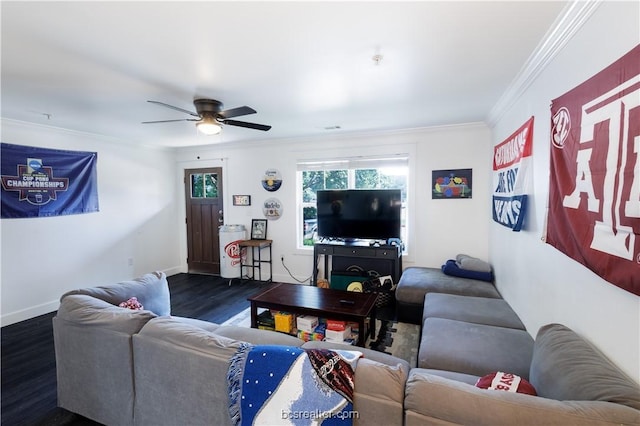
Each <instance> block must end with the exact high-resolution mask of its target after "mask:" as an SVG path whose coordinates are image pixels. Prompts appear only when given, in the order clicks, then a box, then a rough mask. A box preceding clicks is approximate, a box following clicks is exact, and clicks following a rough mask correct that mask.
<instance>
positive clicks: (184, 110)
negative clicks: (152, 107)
mask: <svg viewBox="0 0 640 426" xmlns="http://www.w3.org/2000/svg"><path fill="white" fill-rule="evenodd" d="M147 102H149V103H152V104H156V105H161V106H163V107H167V108H171V109H175V110H176V111H180V112H184V113H185V114H189V115H193V116H194V117H200V116H199V115H198V114H196V113H195V112H191V111H189V110H186V109H182V108H179V107H177V106H173V105H169V104H165V103H164V102H158V101H147Z"/></svg>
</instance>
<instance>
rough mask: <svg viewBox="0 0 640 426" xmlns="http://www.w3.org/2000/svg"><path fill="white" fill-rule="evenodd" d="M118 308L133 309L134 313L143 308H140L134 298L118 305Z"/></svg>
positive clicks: (140, 305) (139, 304)
mask: <svg viewBox="0 0 640 426" xmlns="http://www.w3.org/2000/svg"><path fill="white" fill-rule="evenodd" d="M118 306H120V307H121V308H128V309H133V310H134V311H140V310H142V309H144V306H142V304H141V303H140V302H138V299H137V298H136V297H132V298H130V299H129V300H127V301H124V302H122V303H120V304H119V305H118Z"/></svg>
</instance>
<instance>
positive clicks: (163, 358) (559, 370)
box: [54, 273, 640, 425]
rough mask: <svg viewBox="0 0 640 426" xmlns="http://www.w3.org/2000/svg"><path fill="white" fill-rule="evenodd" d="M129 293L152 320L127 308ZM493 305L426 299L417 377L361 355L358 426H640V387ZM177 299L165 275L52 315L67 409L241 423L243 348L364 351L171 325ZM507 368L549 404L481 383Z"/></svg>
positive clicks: (91, 296) (64, 301)
mask: <svg viewBox="0 0 640 426" xmlns="http://www.w3.org/2000/svg"><path fill="white" fill-rule="evenodd" d="M411 276H412V275H411V274H409V275H408V277H411ZM405 283H406V282H405ZM400 284H402V280H401V283H400ZM400 284H399V288H398V289H399V290H400V289H401V285H400ZM464 284H465V283H463V285H464ZM416 285H417V284H416ZM132 296H135V297H137V298H138V300H139V301H140V302H141V303H142V304H143V305H144V306H145V310H139V311H133V310H129V309H125V308H120V307H118V306H117V305H118V304H119V303H120V302H122V301H124V300H127V299H128V298H130V297H132ZM498 296H499V295H498ZM490 299H492V300H488V299H487V298H483V297H478V296H464V295H461V294H457V295H456V294H454V295H451V294H446V293H445V292H439V293H438V294H436V293H429V292H425V293H423V302H422V305H421V310H422V319H421V320H420V321H421V322H422V323H423V327H422V332H423V334H422V341H421V343H420V352H419V360H418V366H417V367H415V368H410V366H409V365H408V363H407V362H405V361H403V360H400V359H398V358H395V357H392V356H390V355H387V354H384V353H380V352H375V351H372V350H368V349H364V348H359V349H358V350H362V352H363V353H364V358H363V359H361V360H360V361H359V362H358V365H357V369H356V371H355V394H354V409H355V410H356V411H357V412H358V413H359V415H360V417H359V418H358V419H356V420H355V423H356V424H361V425H403V424H404V425H424V424H435V425H453V424H474V425H476V424H477V425H483V424H484V425H502V424H504V425H511V424H530V425H539V424H558V425H560V424H562V425H567V424H575V425H583V424H599V425H604V424H640V411H639V410H640V388H639V387H638V384H637V383H635V382H633V381H632V380H631V379H629V378H628V377H626V376H624V374H623V373H622V372H620V370H619V369H618V368H617V367H615V366H614V365H613V364H612V363H610V362H609V361H608V360H607V359H606V358H605V357H603V356H602V355H601V354H600V353H599V352H597V351H596V350H595V349H594V348H593V347H592V346H591V345H589V344H588V343H587V342H586V341H584V340H583V339H582V338H581V337H579V336H578V335H577V334H576V333H574V332H572V331H571V330H569V329H567V328H566V327H563V326H561V325H558V324H552V325H548V326H546V327H543V328H542V329H541V330H540V332H539V333H538V336H537V338H536V341H535V342H534V341H533V339H532V338H531V336H530V335H529V333H528V332H527V331H526V330H524V326H523V325H522V323H521V322H520V320H519V318H518V317H517V315H515V313H514V312H513V311H512V310H511V308H510V307H509V306H508V304H506V302H505V301H503V300H502V299H501V298H499V297H497V298H495V297H494V298H490ZM169 300H170V296H169V292H168V285H167V281H166V277H165V276H164V274H162V273H154V274H147V275H145V276H144V277H141V278H140V279H137V280H133V281H128V282H124V283H118V284H114V285H110V286H104V287H94V288H87V289H81V290H75V291H72V292H69V293H66V294H65V295H63V296H62V297H61V301H60V308H59V310H58V313H57V316H56V317H55V318H54V338H55V349H56V362H57V369H58V370H57V374H58V404H59V405H60V406H61V407H63V408H66V409H68V410H70V411H72V412H75V413H78V414H81V415H83V416H86V417H89V418H91V419H93V420H96V421H98V422H100V423H104V424H109V425H130V424H135V425H177V424H180V425H213V424H215V425H224V424H230V418H229V414H228V392H227V385H226V375H227V368H228V361H229V359H230V357H231V356H232V355H233V354H234V353H235V351H236V350H237V348H238V347H239V345H241V344H242V342H250V343H253V344H277V345H280V344H281V345H290V346H301V347H305V348H317V347H324V348H334V349H338V348H339V349H353V347H352V346H346V345H337V344H328V343H326V342H308V343H303V342H302V341H300V340H298V339H296V338H294V337H292V336H289V335H284V334H280V333H276V332H270V331H266V330H257V329H248V328H242V327H234V326H222V325H218V324H212V323H208V322H205V321H199V320H195V319H189V318H181V317H173V316H171V315H170V303H169ZM507 347H508V348H510V349H512V350H508V351H506V350H505V348H507ZM498 352H504V353H503V354H498ZM497 370H501V371H506V370H509V371H510V372H514V373H516V372H517V373H518V374H519V375H521V376H522V377H523V378H525V379H528V380H529V381H531V383H532V384H533V385H534V386H535V387H536V389H537V390H538V394H539V395H540V396H538V397H535V396H530V395H524V394H515V393H510V392H504V391H491V390H486V389H480V388H477V387H476V386H475V382H476V381H477V379H478V378H479V377H480V376H482V375H484V374H487V373H489V372H492V371H497Z"/></svg>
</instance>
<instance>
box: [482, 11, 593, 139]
mask: <svg viewBox="0 0 640 426" xmlns="http://www.w3.org/2000/svg"><path fill="white" fill-rule="evenodd" d="M602 1H604V0H587V1H584V0H574V1H571V2H570V3H569V4H568V5H567V6H565V8H564V9H563V10H562V12H561V13H560V15H559V16H558V18H556V20H555V21H554V23H553V24H552V25H551V28H550V29H549V31H547V33H546V34H545V36H544V37H543V38H542V40H541V41H540V43H539V44H538V46H537V47H536V48H535V50H534V51H533V53H532V54H531V56H529V59H527V62H525V64H524V66H523V67H522V69H521V70H520V72H519V73H518V75H517V76H516V78H515V79H514V80H513V81H512V82H511V84H510V85H509V87H508V88H507V90H506V91H505V92H504V93H503V94H502V96H501V97H500V99H499V100H498V102H497V103H496V104H495V105H494V106H493V108H492V109H491V111H490V112H489V115H488V116H487V119H486V122H487V125H488V126H489V127H494V126H495V125H496V124H497V123H498V121H499V120H500V118H502V116H503V115H504V114H505V113H506V112H507V111H508V110H509V108H511V107H512V106H513V104H514V103H515V102H516V101H517V100H518V99H519V98H520V97H521V96H522V95H523V94H524V92H525V91H526V90H527V89H528V88H529V86H531V84H532V83H533V82H534V81H535V79H536V78H537V77H538V75H540V73H541V72H542V71H543V70H544V69H545V68H546V67H547V65H548V64H549V62H551V61H552V60H553V59H554V58H555V56H556V55H557V54H558V52H560V51H561V50H562V48H563V47H564V46H565V45H566V44H567V42H568V41H569V40H571V38H572V37H573V35H574V34H575V33H576V32H577V31H578V30H579V29H580V28H581V27H582V25H583V24H584V23H585V22H586V21H587V20H588V19H589V17H590V16H591V15H592V14H593V12H594V11H595V10H596V9H597V8H598V6H600V4H601V2H602Z"/></svg>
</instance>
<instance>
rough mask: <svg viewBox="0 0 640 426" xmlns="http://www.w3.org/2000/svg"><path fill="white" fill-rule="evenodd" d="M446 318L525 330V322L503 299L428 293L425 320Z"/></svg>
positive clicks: (425, 300) (425, 299)
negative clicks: (523, 322)
mask: <svg viewBox="0 0 640 426" xmlns="http://www.w3.org/2000/svg"><path fill="white" fill-rule="evenodd" d="M431 317H434V318H446V319H452V320H457V321H464V322H472V323H475V324H485V325H493V326H496V327H507V328H515V329H519V330H524V329H525V328H524V324H522V321H520V318H518V315H517V314H516V313H515V312H514V311H513V309H511V306H509V304H508V303H507V302H506V301H505V300H503V299H494V298H490V297H472V296H458V295H455V294H444V293H428V294H427V295H426V296H425V298H424V312H423V322H424V320H425V319H427V318H431Z"/></svg>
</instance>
